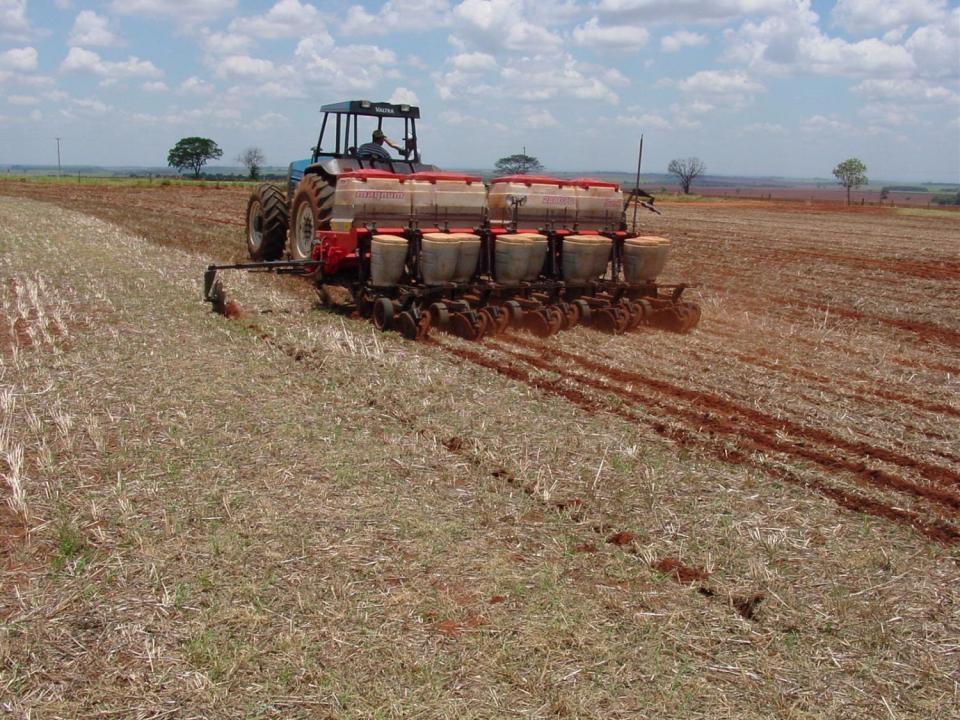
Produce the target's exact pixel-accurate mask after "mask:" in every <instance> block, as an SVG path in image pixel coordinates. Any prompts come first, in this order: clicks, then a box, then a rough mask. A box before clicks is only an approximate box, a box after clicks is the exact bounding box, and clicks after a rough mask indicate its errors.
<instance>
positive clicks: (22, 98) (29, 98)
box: [7, 95, 40, 107]
mask: <svg viewBox="0 0 960 720" xmlns="http://www.w3.org/2000/svg"><path fill="white" fill-rule="evenodd" d="M7 102H8V103H9V104H11V105H19V106H20V107H25V106H27V105H38V104H39V103H40V98H36V97H34V96H33V95H7Z"/></svg>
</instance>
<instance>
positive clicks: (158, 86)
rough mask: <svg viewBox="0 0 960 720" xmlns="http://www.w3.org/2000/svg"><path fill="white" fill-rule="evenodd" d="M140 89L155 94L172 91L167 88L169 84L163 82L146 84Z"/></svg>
mask: <svg viewBox="0 0 960 720" xmlns="http://www.w3.org/2000/svg"><path fill="white" fill-rule="evenodd" d="M140 87H141V89H142V90H143V91H144V92H153V93H163V92H167V91H168V90H170V88H169V87H167V84H166V83H165V82H161V81H154V82H145V83H144V84H143V85H141V86H140Z"/></svg>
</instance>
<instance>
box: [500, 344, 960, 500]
mask: <svg viewBox="0 0 960 720" xmlns="http://www.w3.org/2000/svg"><path fill="white" fill-rule="evenodd" d="M502 339H503V341H504V342H507V343H510V344H514V345H517V346H520V347H523V348H526V349H528V350H531V351H534V352H537V353H539V354H540V357H530V356H528V355H526V354H523V353H514V352H512V351H509V350H505V349H504V350H502V352H507V353H509V354H512V355H514V356H519V357H518V359H520V360H521V361H523V362H527V363H529V364H530V365H533V366H534V367H538V368H540V369H542V370H546V371H548V372H555V373H558V374H560V375H562V376H565V377H567V378H568V379H570V380H573V381H574V382H581V383H584V384H587V385H589V386H591V387H596V389H598V390H603V391H606V392H612V393H615V394H617V395H620V396H621V397H622V398H624V399H628V400H632V401H635V402H640V403H643V404H647V405H650V404H653V405H656V406H657V407H658V408H659V409H661V410H664V411H665V412H668V413H670V414H673V415H678V416H681V417H685V418H686V419H687V420H689V421H690V422H693V423H696V424H697V426H703V425H708V426H710V428H711V429H712V430H714V431H716V432H719V433H721V434H726V435H730V436H733V437H740V436H744V437H747V438H749V439H750V440H751V441H752V442H754V443H758V444H759V445H760V446H761V448H760V449H766V450H775V451H777V452H782V453H786V454H788V455H793V456H794V457H798V458H801V459H805V460H810V461H812V462H815V463H817V464H818V465H821V466H822V467H825V468H827V469H829V470H832V471H836V470H837V469H844V470H847V471H848V472H851V473H853V474H854V475H855V476H857V477H858V478H860V479H861V480H863V481H865V482H867V483H868V484H870V485H874V486H878V487H889V488H895V489H897V490H900V491H901V492H904V493H906V494H910V495H915V496H917V497H923V498H926V499H928V500H931V501H933V502H935V503H938V504H940V505H943V506H945V507H948V508H951V509H954V510H956V509H960V495H957V494H956V493H953V492H949V491H946V490H943V489H941V488H939V487H931V486H926V485H919V484H917V483H915V482H912V481H910V480H907V479H906V478H902V477H900V476H898V475H894V474H892V473H889V472H887V471H884V470H875V469H871V468H868V467H867V466H866V465H864V463H863V462H860V461H853V460H850V459H847V458H842V457H834V456H831V455H829V454H828V452H824V450H825V449H826V450H843V451H845V452H848V453H851V454H854V455H866V456H867V457H870V458H873V459H874V460H879V461H881V462H886V463H890V464H892V465H898V466H900V467H903V468H905V469H909V470H913V471H915V472H917V473H918V474H920V475H921V476H922V477H924V478H925V479H926V480H929V481H931V482H934V483H937V484H938V485H941V486H951V485H955V486H958V487H960V473H956V472H954V471H953V470H950V469H948V468H944V467H941V466H939V465H933V464H930V463H926V462H923V461H920V460H916V459H915V458H911V457H909V456H906V455H902V454H900V453H897V452H894V451H891V450H886V449H884V448H877V447H873V446H871V445H868V444H866V443H863V442H860V441H852V440H845V439H843V438H841V437H839V436H836V435H833V434H832V433H829V432H827V431H825V430H821V429H817V428H810V427H805V426H803V425H800V424H798V423H795V422H793V421H791V420H787V419H784V418H774V417H771V416H770V415H767V414H765V413H762V412H760V411H759V410H754V409H752V408H749V407H746V406H744V405H740V404H737V403H735V402H732V401H730V400H727V399H726V398H723V397H720V396H718V395H713V394H710V393H706V392H701V391H698V390H691V389H689V388H684V387H680V386H678V385H674V384H672V383H669V382H666V381H664V380H657V379H655V378H649V377H646V376H644V375H640V374H639V373H636V372H632V371H628V370H621V369H619V368H613V367H610V366H607V365H604V364H602V363H598V362H595V361H592V360H589V359H587V358H584V357H582V356H580V355H577V354H574V353H570V352H567V351H564V350H559V349H557V348H554V347H550V346H548V345H546V344H545V343H541V342H535V341H532V340H526V339H523V338H520V337H518V336H515V335H508V336H502ZM550 357H552V358H558V359H562V360H567V361H569V362H572V363H575V364H577V365H579V366H580V367H582V368H584V369H586V370H590V371H591V372H596V373H599V374H601V375H603V376H605V377H606V378H608V379H610V380H614V381H617V382H622V383H626V384H632V383H636V384H640V385H644V386H646V387H649V388H651V389H653V390H656V391H657V392H660V393H661V394H663V395H666V396H667V397H671V398H674V399H679V400H682V401H684V402H686V403H689V404H690V405H692V406H694V408H696V407H701V408H703V410H699V409H681V408H678V407H677V406H676V405H674V404H671V403H666V402H662V401H656V400H654V399H652V398H650V397H649V396H647V395H642V394H640V393H637V392H634V391H631V390H627V389H626V388H622V387H620V386H617V385H613V384H611V383H610V382H606V381H596V380H594V379H592V378H588V377H583V376H580V375H574V374H572V373H570V372H569V371H566V370H564V369H562V368H558V367H557V366H556V364H555V363H553V362H551V361H550V360H546V359H544V358H550ZM704 410H705V411H706V412H704ZM711 411H712V412H714V413H718V414H719V415H722V416H724V417H722V418H715V417H713V416H711V414H710V413H711ZM748 423H753V425H751V424H748ZM777 433H789V434H791V435H793V436H794V437H796V438H798V439H799V440H800V442H799V443H791V442H785V441H783V440H779V439H777V437H776V434H777ZM805 442H806V443H813V444H821V445H825V446H827V447H826V448H822V447H821V448H819V449H817V448H813V447H807V446H805V445H803V443H805Z"/></svg>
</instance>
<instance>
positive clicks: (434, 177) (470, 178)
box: [407, 170, 482, 184]
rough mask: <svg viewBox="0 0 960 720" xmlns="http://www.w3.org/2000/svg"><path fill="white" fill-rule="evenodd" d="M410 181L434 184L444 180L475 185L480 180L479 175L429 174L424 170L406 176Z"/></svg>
mask: <svg viewBox="0 0 960 720" xmlns="http://www.w3.org/2000/svg"><path fill="white" fill-rule="evenodd" d="M407 177H408V178H409V179H410V180H420V181H421V182H431V183H435V182H437V181H438V180H446V181H450V182H465V183H468V184H469V183H475V182H480V181H481V180H482V178H481V177H480V176H479V175H464V174H462V173H453V172H430V171H427V170H424V171H423V172H415V173H411V174H410V175H407Z"/></svg>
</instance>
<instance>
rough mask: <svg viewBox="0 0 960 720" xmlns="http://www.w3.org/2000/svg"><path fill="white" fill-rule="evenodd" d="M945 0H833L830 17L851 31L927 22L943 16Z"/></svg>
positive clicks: (857, 31)
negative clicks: (834, 0)
mask: <svg viewBox="0 0 960 720" xmlns="http://www.w3.org/2000/svg"><path fill="white" fill-rule="evenodd" d="M946 5H947V2H946V0H896V1H895V2H891V1H890V0H837V4H836V5H835V6H834V8H833V19H834V22H836V23H837V24H838V25H840V26H841V27H843V28H845V29H847V30H849V31H850V32H854V33H863V32H869V31H871V30H880V29H885V28H899V27H903V26H906V25H914V24H917V23H929V22H934V21H936V20H939V19H941V18H942V17H943V16H944V10H945V8H946Z"/></svg>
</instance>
